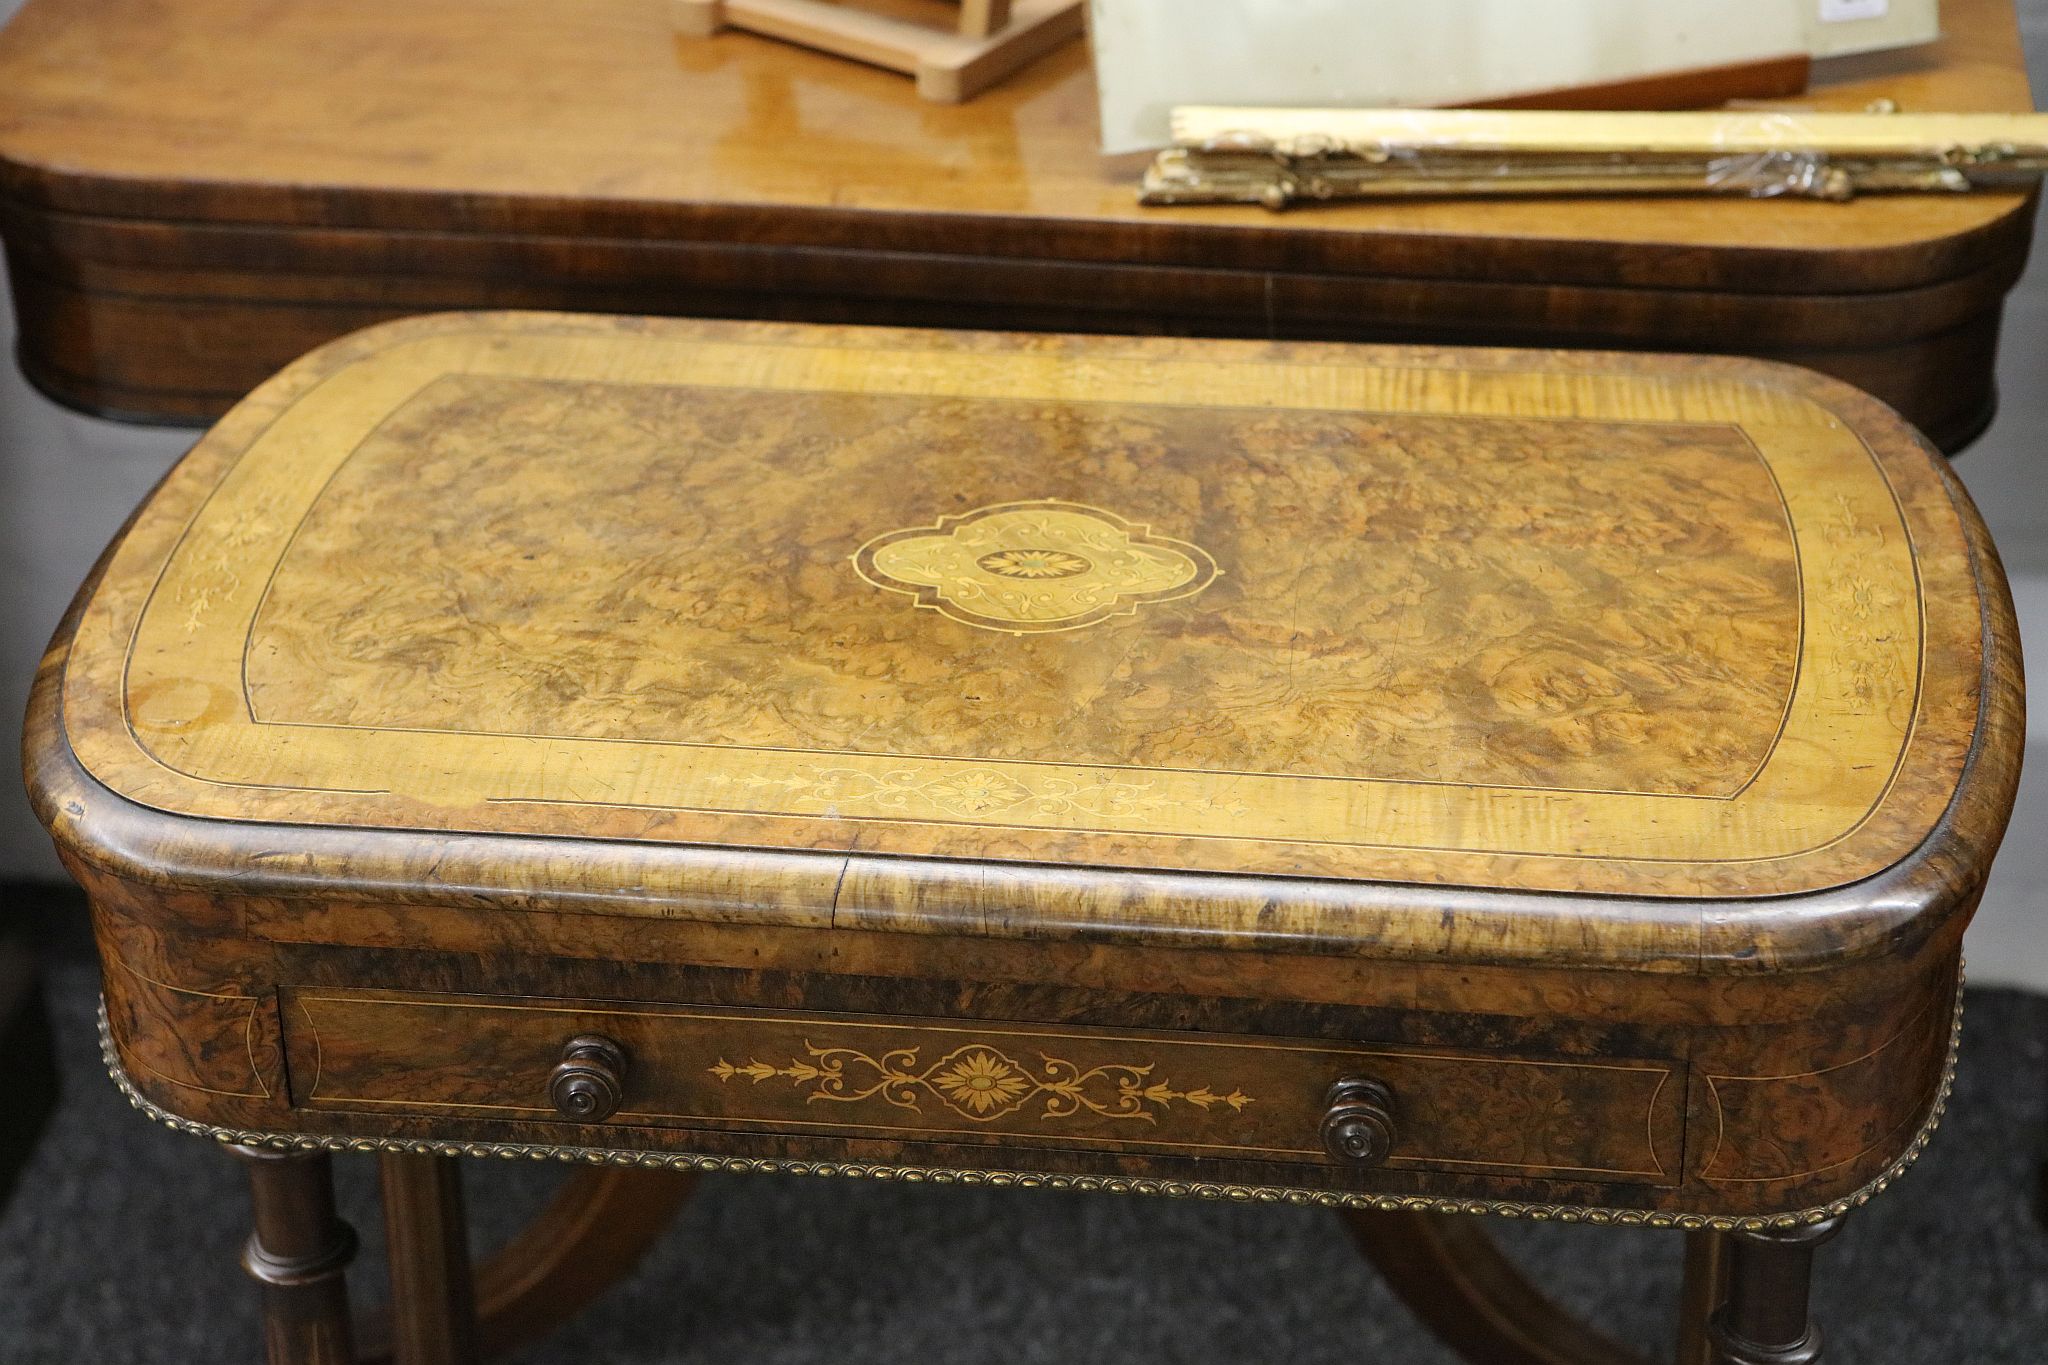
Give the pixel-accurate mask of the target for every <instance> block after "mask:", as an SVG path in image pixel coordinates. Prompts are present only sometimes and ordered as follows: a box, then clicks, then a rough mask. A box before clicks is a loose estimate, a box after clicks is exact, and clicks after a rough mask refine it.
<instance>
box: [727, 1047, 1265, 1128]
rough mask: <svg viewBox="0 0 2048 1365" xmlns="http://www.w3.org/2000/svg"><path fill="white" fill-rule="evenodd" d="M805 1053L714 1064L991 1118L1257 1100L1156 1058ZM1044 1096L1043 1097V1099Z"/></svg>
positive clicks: (1135, 1111)
mask: <svg viewBox="0 0 2048 1365" xmlns="http://www.w3.org/2000/svg"><path fill="white" fill-rule="evenodd" d="M804 1052H805V1056H803V1057H792V1058H791V1059H790V1060H789V1061H788V1062H786V1063H784V1064H783V1065H781V1066H777V1065H776V1064H774V1063H772V1062H764V1061H760V1060H758V1059H753V1060H749V1061H748V1062H747V1063H745V1064H744V1065H734V1064H733V1063H731V1062H728V1061H727V1060H725V1058H723V1057H721V1058H719V1059H718V1062H717V1064H716V1065H714V1066H712V1067H711V1068H710V1070H711V1074H712V1075H714V1076H716V1077H718V1079H719V1080H721V1081H731V1080H733V1079H735V1078H741V1079H745V1080H750V1081H753V1082H755V1083H756V1084H759V1083H760V1082H762V1081H767V1080H773V1079H775V1078H776V1077H783V1078H786V1079H787V1080H788V1081H789V1082H790V1083H791V1084H793V1085H795V1086H797V1087H799V1088H800V1089H802V1090H803V1091H804V1098H805V1099H806V1100H808V1101H811V1102H816V1101H819V1100H824V1101H829V1102H832V1103H839V1104H851V1103H857V1102H859V1101H861V1100H866V1099H870V1098H873V1097H877V1096H879V1097H880V1098H881V1099H883V1100H885V1101H887V1102H888V1103H890V1104H893V1105H896V1106H897V1107H898V1108H902V1109H910V1110H913V1111H914V1110H916V1109H917V1108H918V1101H919V1098H920V1097H921V1096H924V1097H930V1098H934V1099H937V1100H940V1101H941V1102H943V1103H944V1104H945V1105H946V1106H947V1107H948V1108H950V1109H952V1110H953V1111H954V1112H955V1113H957V1114H964V1115H966V1116H967V1117H968V1118H970V1119H992V1118H996V1117H998V1116H999V1115H1003V1114H1008V1113H1010V1112H1012V1111H1014V1110H1018V1109H1023V1108H1025V1107H1026V1106H1032V1107H1033V1108H1034V1110H1035V1112H1036V1115H1037V1117H1039V1118H1041V1119H1048V1120H1051V1119H1062V1118H1066V1117H1069V1116H1070V1115H1073V1114H1078V1113H1080V1112H1082V1111H1083V1110H1086V1111H1087V1112H1088V1113H1091V1114H1099V1115H1101V1116H1103V1117H1104V1118H1115V1119H1135V1120H1138V1121H1139V1122H1141V1123H1152V1122H1154V1121H1155V1120H1156V1119H1157V1117H1158V1114H1159V1111H1161V1110H1167V1109H1171V1108H1172V1107H1173V1106H1174V1105H1176V1104H1190V1105H1193V1106H1194V1107H1195V1108H1197V1109H1207V1108H1209V1107H1210V1106H1211V1105H1224V1106H1226V1107H1228V1108H1230V1109H1232V1110H1235V1111H1239V1112H1242V1111H1243V1109H1244V1107H1245V1106H1246V1105H1248V1104H1250V1103H1252V1097H1251V1096H1250V1095H1247V1094H1245V1093H1244V1091H1243V1090H1241V1089H1237V1088H1235V1087H1233V1088H1232V1089H1231V1091H1230V1093H1229V1094H1227V1095H1219V1094H1217V1093H1216V1092H1215V1091H1213V1090H1211V1089H1210V1088H1209V1087H1208V1086H1206V1085H1201V1086H1196V1087H1195V1088H1193V1089H1191V1090H1177V1089H1175V1088H1174V1087H1173V1086H1172V1085H1170V1084H1168V1083H1167V1082H1166V1081H1165V1080H1154V1079H1153V1077H1152V1073H1153V1071H1154V1070H1156V1068H1155V1067H1152V1066H1149V1065H1130V1064H1123V1063H1110V1064H1106V1065H1102V1066H1091V1067H1080V1066H1076V1065H1075V1064H1074V1063H1072V1062H1069V1061H1065V1060H1063V1059H1061V1058H1058V1057H1053V1056H1048V1055H1041V1056H1040V1057H1039V1064H1038V1065H1037V1066H1036V1067H1035V1068H1034V1067H1031V1066H1028V1065H1026V1064H1025V1063H1023V1062H1020V1061H1017V1060H1016V1059H1015V1058H1013V1057H1009V1056H1007V1055H1005V1054H1004V1053H1003V1052H1002V1050H1001V1049H999V1048H995V1047H991V1046H988V1045H987V1044H983V1043H969V1044H966V1045H965V1046H962V1047H957V1048H954V1049H953V1050H952V1051H951V1052H948V1053H947V1054H946V1055H945V1056H943V1057H941V1058H939V1059H938V1060H937V1061H935V1062H932V1063H930V1064H928V1065H923V1066H920V1065H919V1062H918V1052H919V1049H918V1048H915V1047H907V1048H896V1049H893V1050H891V1051H888V1052H884V1053H882V1055H881V1056H879V1057H874V1056H870V1055H869V1054H867V1053H865V1052H862V1051H861V1050H860V1049H858V1048H850V1047H813V1046H811V1045H810V1044H809V1043H808V1042H806V1043H805V1045H804ZM1041 1099H1042V1100H1043V1104H1037V1103H1035V1102H1036V1101H1039V1100H1041Z"/></svg>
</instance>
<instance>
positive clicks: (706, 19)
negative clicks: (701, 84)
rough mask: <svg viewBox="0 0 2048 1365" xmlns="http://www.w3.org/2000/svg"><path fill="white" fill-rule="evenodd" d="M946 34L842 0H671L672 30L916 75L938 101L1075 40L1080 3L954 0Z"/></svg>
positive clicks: (925, 93)
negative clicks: (783, 46) (737, 34)
mask: <svg viewBox="0 0 2048 1365" xmlns="http://www.w3.org/2000/svg"><path fill="white" fill-rule="evenodd" d="M959 3H960V23H959V26H958V28H957V30H956V31H954V32H951V33H948V32H946V31H944V30H943V29H937V28H932V27H929V26H927V25H924V24H920V23H916V22H914V21H912V20H908V19H896V18H891V17H889V16H887V15H882V14H875V13H872V12H870V11H867V10H861V9H856V8H852V7H850V6H848V5H846V4H843V3H841V2H840V0H670V4H671V6H672V8H673V12H674V16H675V26H676V28H677V29H678V30H679V31H680V32H682V33H685V34H688V35H690V36H693V37H706V36H709V35H710V34H713V33H716V32H718V30H720V29H721V28H742V29H746V30H748V31H749V32H753V33H760V34H765V35H767V36H768V37H771V38H780V39H782V40H784V41H785V42H791V43H801V44H802V45H804V46H805V47H815V48H817V49H819V50H820V51H823V52H831V53H836V54H837V55H839V56H841V57H851V58H853V59H854V60H856V61H862V62H871V63H873V64H874V65H876V66H883V67H887V68H889V69H890V70H892V71H902V72H905V73H907V74H909V75H913V76H915V77H916V78H917V93H918V94H919V95H920V96H922V97H923V98H925V99H928V100H935V101H937V102H938V103H941V104H958V103H959V102H960V101H962V100H965V99H971V98H973V97H974V96H975V95H976V94H977V93H979V92H980V91H982V90H986V89H987V88H988V87H989V86H991V85H994V84H995V83H996V82H997V81H999V80H1001V79H1002V78H1003V77H1005V76H1007V75H1009V74H1010V73H1011V72H1013V71H1015V70H1016V69H1017V68H1018V67H1021V66H1023V65H1024V64H1025V63H1026V62H1029V61H1031V60H1032V59H1033V58H1035V57H1040V56H1043V55H1044V54H1045V53H1047V52H1050V51H1052V50H1053V49H1054V48H1055V47H1058V46H1059V45H1060V44H1061V43H1064V42H1066V41H1067V40H1068V39H1069V38H1076V37H1079V36H1080V34H1081V29H1082V19H1083V16H1082V11H1083V9H1084V7H1085V0H959Z"/></svg>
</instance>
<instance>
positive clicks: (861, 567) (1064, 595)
mask: <svg viewBox="0 0 2048 1365" xmlns="http://www.w3.org/2000/svg"><path fill="white" fill-rule="evenodd" d="M853 566H854V569H855V570H856V571H857V572H858V573H859V574H860V576H861V577H862V578H865V579H866V580H867V581H868V582H870V583H872V584H874V585H875V586H876V587H878V588H887V589H889V590H890V591H892V592H900V593H905V594H907V595H908V596H910V597H911V598H912V599H913V600H914V601H915V602H916V604H917V605H918V606H920V607H929V608H931V609H932V610H934V611H937V612H939V613H941V614H942V615H945V616H949V617H951V618H952V619H953V620H955V621H959V622H961V623H963V624H965V625H970V626H975V627H978V628H980V629H982V630H999V631H1004V632H1007V633H1009V634H1013V635H1021V634H1024V633H1025V632H1027V631H1053V630H1079V629H1081V628H1082V627H1083V626H1092V625H1096V624H1097V623H1099V622H1102V621H1106V620H1108V619H1109V618H1110V617H1112V616H1127V615H1130V614H1132V613H1134V612H1136V611H1137V610H1138V608H1139V607H1141V606H1144V605H1145V604H1147V603H1151V602H1168V601H1172V600H1173V599H1175V598H1180V597H1192V596H1193V595H1194V594H1196V593H1198V592H1200V591H1201V590H1202V589H1204V588H1206V587H1208V586H1209V584H1211V583H1212V582H1214V581H1215V580H1216V577H1217V575H1218V574H1219V573H1221V572H1222V571H1221V570H1220V569H1218V568H1217V567H1216V561H1215V560H1214V559H1212V558H1210V557H1209V554H1208V552H1207V551H1205V550H1203V549H1202V548H1201V547H1200V546H1198V545H1191V544H1189V543H1188V542H1186V541H1184V540H1174V539H1172V538H1170V537H1167V536H1161V535H1155V534H1153V532H1152V530H1151V528H1150V527H1148V526H1144V525H1141V524H1138V523H1136V522H1130V521H1126V520H1124V519H1123V518H1122V517H1120V516H1118V515H1116V513H1114V512H1105V511H1103V510H1102V509H1101V508H1099V507H1090V506H1087V505H1086V504H1084V503H1078V502H1059V501H1054V500H1050V499H1044V500H1038V501H1032V502H1000V503H994V504H992V505H990V506H987V507H977V508H975V509H974V510H973V511H971V512H967V513H963V514H962V515H960V516H946V517H940V518H939V519H938V521H937V522H936V523H935V524H934V525H931V526H919V527H913V528H911V529H909V530H902V531H891V532H889V533H888V534H886V535H881V536H877V537H875V538H874V539H873V540H870V541H869V542H868V543H867V544H865V545H863V546H861V547H860V549H859V551H858V552H856V553H855V555H854V556H853Z"/></svg>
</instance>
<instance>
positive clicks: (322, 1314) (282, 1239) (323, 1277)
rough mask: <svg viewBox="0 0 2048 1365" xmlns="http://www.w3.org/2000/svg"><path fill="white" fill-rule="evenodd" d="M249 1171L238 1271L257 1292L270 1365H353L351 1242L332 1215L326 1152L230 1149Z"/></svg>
mask: <svg viewBox="0 0 2048 1365" xmlns="http://www.w3.org/2000/svg"><path fill="white" fill-rule="evenodd" d="M228 1150H229V1151H231V1152H233V1153H234V1154H235V1155H236V1156H238V1157H240V1158H241V1159H242V1160H243V1161H244V1162H245V1163H247V1165H248V1169H249V1194H250V1201H251V1203H252V1205H253V1207H254V1219H253V1221H254V1224H255V1230H254V1231H253V1232H251V1233H250V1234H249V1240H248V1242H247V1243H246V1244H245V1245H244V1246H243V1248H242V1268H243V1269H244V1270H246V1271H248V1272H249V1274H250V1275H251V1276H253V1277H255V1279H256V1280H257V1281H258V1282H259V1283H261V1284H262V1286H263V1340H264V1345H265V1347H266V1349H267V1351H268V1353H269V1359H270V1365H354V1362H355V1347H354V1343H353V1340H352V1337H351V1334H350V1327H349V1316H348V1286H347V1283H346V1281H345V1279H344V1278H343V1277H344V1274H345V1272H346V1271H347V1269H348V1263H349V1261H350V1260H352V1259H354V1257H355V1254H356V1235H355V1232H354V1230H353V1229H351V1228H350V1227H349V1225H348V1224H347V1223H344V1222H342V1221H341V1219H339V1218H337V1217H336V1216H335V1213H334V1181H333V1172H332V1163H331V1162H330V1161H329V1159H328V1156H327V1153H325V1152H308V1151H276V1150H273V1149H270V1148H267V1147H242V1146H237V1147H230V1148H229V1149H228Z"/></svg>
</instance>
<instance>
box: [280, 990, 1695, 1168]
mask: <svg viewBox="0 0 2048 1365" xmlns="http://www.w3.org/2000/svg"><path fill="white" fill-rule="evenodd" d="M285 1037H286V1046H287V1050H288V1055H289V1058H290V1069H291V1078H292V1080H291V1083H292V1099H293V1102H294V1103H295V1104H297V1105H300V1106H303V1107H306V1108H309V1109H317V1110H326V1111H347V1110H355V1111H368V1112H376V1113H381V1114H390V1113H393V1112H412V1113H418V1114H429V1115H430V1114H459V1115H462V1116H465V1117H471V1118H479V1117H502V1118H507V1119H519V1120H527V1121H551V1120H552V1121H559V1120H561V1119H563V1118H564V1117H565V1114H564V1112H563V1111H562V1110H561V1109H560V1108H558V1104H557V1100H558V1099H560V1100H562V1101H563V1102H565V1103H568V1104H569V1105H571V1106H572V1107H576V1106H579V1105H580V1106H583V1108H584V1109H585V1110H587V1111H594V1113H595V1115H596V1117H594V1118H593V1119H591V1120H588V1121H585V1122H584V1126H585V1127H586V1128H587V1129H588V1130H589V1132H590V1138H589V1141H590V1142H591V1144H592V1145H603V1143H604V1138H603V1136H602V1134H603V1130H604V1129H605V1128H606V1127H608V1126H615V1125H632V1126H635V1127H657V1128H660V1127H675V1128H685V1129H709V1130H742V1131H752V1132H768V1133H776V1134H789V1135H804V1134H816V1135H821V1136H831V1137H836V1138H852V1139H863V1138H868V1139H877V1140H885V1141H890V1142H902V1141H919V1140H924V1141H932V1142H944V1143H951V1144H960V1143H968V1144H989V1145H998V1146H1005V1147H1029V1146H1050V1147H1059V1148H1066V1149H1090V1148H1102V1149H1113V1150H1116V1151H1123V1152H1157V1153H1161V1154H1169V1155H1177V1156H1214V1157H1226V1158H1236V1159H1251V1160H1278V1161H1290V1162H1313V1163H1319V1164H1328V1165H1342V1164H1349V1163H1348V1162H1347V1161H1346V1159H1344V1158H1340V1157H1337V1156H1334V1155H1332V1154H1331V1152H1330V1151H1329V1150H1328V1144H1330V1143H1331V1142H1333V1141H1336V1142H1339V1143H1340V1145H1341V1138H1342V1136H1343V1135H1344V1134H1345V1133H1349V1134H1350V1135H1351V1136H1352V1137H1353V1138H1354V1139H1358V1138H1360V1137H1364V1138H1367V1139H1371V1141H1369V1142H1368V1143H1367V1145H1368V1146H1372V1145H1377V1144H1378V1143H1379V1142H1381V1141H1385V1147H1384V1156H1383V1157H1382V1156H1381V1153H1380V1152H1378V1151H1374V1152H1373V1153H1372V1154H1371V1160H1370V1164H1378V1163H1379V1161H1380V1160H1383V1161H1384V1164H1385V1165H1386V1166H1387V1167H1389V1168H1394V1169H1398V1168H1402V1167H1412V1168H1432V1169H1436V1168H1441V1169H1447V1170H1462V1171H1469V1172H1472V1173H1475V1174H1484V1173H1501V1174H1525V1175H1535V1176H1548V1177H1557V1178H1572V1179H1583V1178H1595V1179H1599V1180H1602V1181H1617V1180H1618V1181H1627V1182H1640V1183H1654V1184H1670V1183H1675V1178H1676V1174H1677V1172H1678V1169H1679V1151H1680V1144H1681V1139H1682V1130H1683V1124H1684V1111H1683V1105H1684V1096H1685V1084H1684V1074H1683V1073H1684V1068H1683V1066H1682V1064H1680V1063H1677V1062H1669V1061H1661V1060H1654V1059H1641V1060H1637V1059H1609V1060H1602V1061H1598V1062H1594V1061H1580V1060H1556V1059H1543V1058H1533V1057H1502V1056H1497V1055H1491V1054H1471V1053H1461V1052H1456V1051H1449V1050H1441V1049H1421V1048H1402V1047H1383V1046H1359V1045H1343V1044H1335V1043H1330V1042H1327V1041H1316V1040H1290V1039H1272V1038H1263V1037H1261V1038H1245V1037H1232V1036H1224V1035H1213V1034H1189V1033H1163V1032H1156V1031H1147V1030H1121V1029H1098V1028H1068V1027H1058V1026H1050V1025H1031V1024H1017V1023H992V1022H981V1021H971V1020H970V1021H955V1020H923V1019H917V1020H908V1019H892V1018H886V1017H874V1016H863V1015H851V1014H811V1013H798V1012H785V1011H769V1010H745V1009H727V1008H717V1007H709V1006H704V1007H699V1006H642V1005H631V1004H614V1003H609V1002H607V1003H582V1002H576V1001H555V1000H539V1001H537V1000H532V999H516V998H495V997H488V996H423V995H417V994H401V993H396V992H381V991H340V990H334V989H329V988H318V989H315V988H304V989H299V990H293V991H288V992H287V996H286V1000H285ZM574 1039H592V1040H596V1041H593V1042H592V1043H590V1044H588V1045H586V1047H585V1048H584V1049H583V1051H582V1053H581V1054H580V1056H577V1057H571V1058H570V1059H569V1060H568V1061H566V1062H565V1049H567V1048H568V1045H569V1044H570V1043H571V1040H574ZM607 1045H608V1047H609V1048H610V1049H616V1051H615V1052H611V1051H608V1049H607ZM1341 1081H1351V1082H1354V1085H1353V1086H1352V1087H1351V1088H1350V1089H1349V1090H1348V1091H1346V1092H1343V1093H1342V1094H1338V1095H1336V1096H1334V1098H1335V1100H1337V1101H1340V1102H1341V1101H1346V1100H1348V1101H1349V1104H1350V1107H1349V1108H1348V1109H1345V1110H1344V1111H1343V1113H1341V1114H1339V1115H1337V1116H1335V1118H1334V1119H1333V1116H1332V1113H1331V1105H1332V1103H1333V1089H1332V1088H1333V1086H1336V1085H1337V1083H1338V1082H1341ZM1367 1081H1370V1082H1376V1083H1378V1086H1379V1087H1383V1089H1380V1090H1374V1089H1373V1088H1372V1087H1369V1086H1368V1087H1361V1086H1360V1085H1358V1084H1356V1083H1359V1082H1367ZM579 1086H580V1087H581V1090H580V1093H581V1095H582V1099H580V1100H579V1099H577V1098H576V1096H577V1094H578V1093H579ZM613 1087H615V1088H613ZM1361 1106H1362V1107H1361ZM1379 1111H1384V1113H1381V1112H1379ZM1347 1118H1348V1120H1349V1123H1348V1124H1346V1123H1345V1122H1344V1120H1346V1119H1347ZM1381 1119H1384V1120H1385V1124H1384V1127H1385V1128H1386V1129H1387V1132H1386V1133H1384V1134H1382V1135H1381V1136H1380V1137H1377V1138H1375V1137H1374V1136H1373V1130H1374V1128H1375V1125H1376V1124H1379V1123H1380V1121H1381ZM1333 1126H1334V1127H1337V1128H1338V1130H1339V1131H1338V1132H1336V1133H1334V1134H1333V1133H1329V1132H1326V1130H1327V1129H1330V1128H1332V1127H1333ZM1386 1139H1390V1140H1386Z"/></svg>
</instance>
